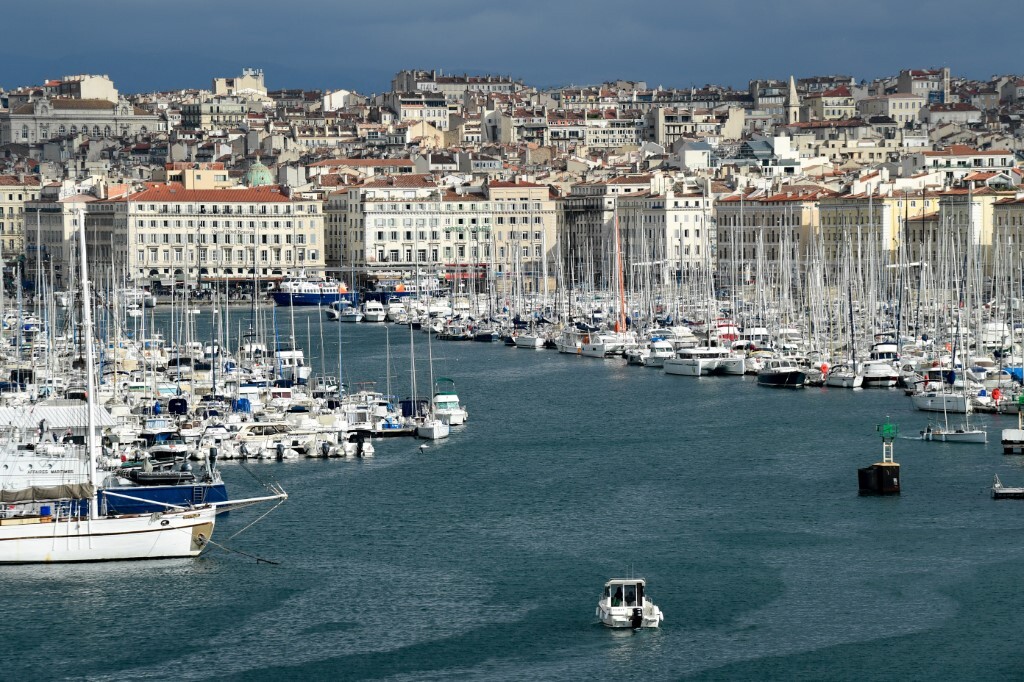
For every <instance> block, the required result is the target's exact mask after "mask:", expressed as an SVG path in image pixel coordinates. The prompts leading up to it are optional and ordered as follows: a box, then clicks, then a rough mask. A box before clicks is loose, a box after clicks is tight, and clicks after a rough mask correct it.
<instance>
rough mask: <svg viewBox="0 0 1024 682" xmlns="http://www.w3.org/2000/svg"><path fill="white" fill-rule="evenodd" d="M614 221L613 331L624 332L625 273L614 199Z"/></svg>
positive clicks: (617, 208) (616, 206) (616, 205)
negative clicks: (616, 295)
mask: <svg viewBox="0 0 1024 682" xmlns="http://www.w3.org/2000/svg"><path fill="white" fill-rule="evenodd" d="M613 216H614V222H615V270H616V273H615V276H616V278H617V279H616V282H617V283H618V287H619V315H618V319H616V320H615V331H617V332H625V331H626V280H625V275H624V274H623V272H622V244H621V242H620V241H619V237H620V235H619V201H618V199H616V200H615V210H614V213H613Z"/></svg>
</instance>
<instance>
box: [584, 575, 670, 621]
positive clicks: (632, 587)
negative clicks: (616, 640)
mask: <svg viewBox="0 0 1024 682" xmlns="http://www.w3.org/2000/svg"><path fill="white" fill-rule="evenodd" d="M646 588H647V581H646V580H644V579H643V578H614V579H612V580H609V581H608V582H606V583H605V584H604V592H603V593H602V594H601V599H600V600H598V602H597V617H598V618H599V619H600V620H601V622H602V623H603V624H604V625H606V626H608V627H610V628H633V629H634V630H638V629H640V628H656V627H658V626H660V625H661V622H662V621H663V620H665V615H664V614H663V613H662V612H661V609H659V608H658V607H657V606H655V605H654V603H653V602H652V601H651V600H650V599H649V598H648V597H647V589H646Z"/></svg>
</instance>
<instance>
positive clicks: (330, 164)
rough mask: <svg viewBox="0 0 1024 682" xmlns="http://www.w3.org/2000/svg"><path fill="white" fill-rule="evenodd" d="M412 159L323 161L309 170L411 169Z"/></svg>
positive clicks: (316, 163)
mask: <svg viewBox="0 0 1024 682" xmlns="http://www.w3.org/2000/svg"><path fill="white" fill-rule="evenodd" d="M412 165H413V163H412V159H324V160H323V161H316V162H314V163H311V164H309V166H310V168H334V167H337V166H348V167H349V168H385V167H392V166H393V167H396V168H411V167H412Z"/></svg>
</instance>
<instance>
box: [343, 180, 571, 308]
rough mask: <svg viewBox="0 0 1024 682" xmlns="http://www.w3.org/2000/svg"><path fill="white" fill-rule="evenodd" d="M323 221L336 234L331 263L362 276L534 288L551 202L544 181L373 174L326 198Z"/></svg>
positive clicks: (552, 219)
mask: <svg viewBox="0 0 1024 682" xmlns="http://www.w3.org/2000/svg"><path fill="white" fill-rule="evenodd" d="M327 212H328V216H327V224H328V225H329V226H330V228H329V229H330V230H331V232H332V234H335V233H337V232H338V231H340V233H341V240H340V245H339V247H338V248H337V249H335V248H334V246H333V244H331V245H330V246H329V247H328V248H329V250H330V253H331V262H332V264H333V263H334V262H335V258H336V257H337V259H338V261H337V262H338V267H341V268H349V269H352V270H354V271H356V273H357V276H358V277H365V278H366V279H368V280H374V279H393V278H395V277H402V276H409V275H412V274H414V271H415V270H416V268H417V267H418V268H421V269H422V272H424V273H426V272H431V273H436V274H438V275H439V276H443V277H445V278H448V279H454V278H459V279H475V280H483V279H485V278H487V277H488V276H490V277H493V278H495V279H497V280H502V281H504V280H507V279H508V278H510V277H512V275H513V274H514V275H515V276H517V277H522V278H525V279H526V280H528V283H527V284H525V285H524V286H526V288H527V289H528V290H532V288H533V287H534V286H539V284H540V282H541V280H540V279H539V278H541V277H542V276H543V272H544V269H545V265H544V263H545V259H546V258H547V257H548V254H549V253H550V252H552V251H553V250H554V248H555V244H556V241H555V229H556V207H555V202H554V200H553V199H552V198H551V197H550V196H549V189H548V188H547V187H546V186H544V185H535V184H531V183H515V182H493V181H492V182H485V183H484V184H483V185H481V186H478V187H472V188H455V189H453V188H450V187H444V186H441V185H438V184H437V183H436V181H435V180H434V178H433V176H431V175H426V174H411V175H404V176H399V177H386V178H380V179H374V180H371V181H369V182H366V183H365V184H363V185H360V186H357V187H350V188H347V189H346V190H344V191H343V192H338V193H336V194H333V195H331V197H330V198H329V200H328V202H327Z"/></svg>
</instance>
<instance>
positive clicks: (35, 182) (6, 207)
mask: <svg viewBox="0 0 1024 682" xmlns="http://www.w3.org/2000/svg"><path fill="white" fill-rule="evenodd" d="M39 190H40V181H39V178H38V177H36V176H31V175H29V176H26V175H0V258H2V259H3V260H4V261H7V260H10V259H12V258H17V257H18V256H20V255H21V254H23V253H24V252H25V229H26V227H28V228H34V227H35V226H36V224H35V221H33V220H32V219H31V215H29V216H28V221H27V224H26V213H25V204H26V202H29V201H35V200H37V199H38V198H39Z"/></svg>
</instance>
